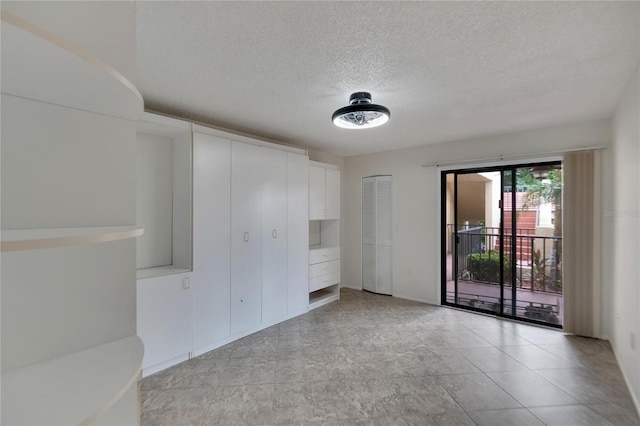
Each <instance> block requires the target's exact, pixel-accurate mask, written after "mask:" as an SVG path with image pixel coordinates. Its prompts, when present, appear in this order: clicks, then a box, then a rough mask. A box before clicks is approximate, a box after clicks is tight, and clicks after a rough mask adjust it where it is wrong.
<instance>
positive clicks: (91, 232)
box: [0, 226, 144, 252]
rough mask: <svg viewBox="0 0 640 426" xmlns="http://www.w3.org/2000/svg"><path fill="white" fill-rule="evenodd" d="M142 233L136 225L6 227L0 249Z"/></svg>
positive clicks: (42, 246)
mask: <svg viewBox="0 0 640 426" xmlns="http://www.w3.org/2000/svg"><path fill="white" fill-rule="evenodd" d="M143 233H144V229H143V228H140V227H138V226H103V227H89V228H46V229H44V228H41V229H7V230H3V231H2V234H1V237H2V241H1V243H0V249H1V251H3V252H7V251H20V250H37V249H47V248H55V247H68V246H78V245H83V244H96V243H103V242H107V241H116V240H125V239H127V238H135V237H139V236H140V235H142V234H143Z"/></svg>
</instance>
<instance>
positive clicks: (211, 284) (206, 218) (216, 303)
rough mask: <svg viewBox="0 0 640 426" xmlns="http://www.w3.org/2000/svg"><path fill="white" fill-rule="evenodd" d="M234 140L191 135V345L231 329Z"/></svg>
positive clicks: (199, 345)
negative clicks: (232, 145)
mask: <svg viewBox="0 0 640 426" xmlns="http://www.w3.org/2000/svg"><path fill="white" fill-rule="evenodd" d="M230 206H231V142H230V141H229V140H226V139H223V138H219V137H215V136H211V135H206V134H203V133H194V135H193V229H194V233H193V282H192V289H193V347H194V349H195V350H196V352H197V351H200V350H202V351H206V350H205V349H203V348H208V347H211V346H212V345H213V344H214V343H215V342H219V341H223V340H224V339H226V338H228V337H229V335H230V333H231V227H230V224H231V208H230Z"/></svg>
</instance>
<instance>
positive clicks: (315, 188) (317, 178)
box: [309, 166, 326, 220]
mask: <svg viewBox="0 0 640 426" xmlns="http://www.w3.org/2000/svg"><path fill="white" fill-rule="evenodd" d="M324 171H325V169H324V168H323V167H316V166H309V220H322V219H326V217H325V213H326V210H325V186H326V183H325V173H324Z"/></svg>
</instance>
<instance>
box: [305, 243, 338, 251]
mask: <svg viewBox="0 0 640 426" xmlns="http://www.w3.org/2000/svg"><path fill="white" fill-rule="evenodd" d="M331 248H340V246H335V245H322V244H318V245H313V246H309V251H312V250H325V249H331Z"/></svg>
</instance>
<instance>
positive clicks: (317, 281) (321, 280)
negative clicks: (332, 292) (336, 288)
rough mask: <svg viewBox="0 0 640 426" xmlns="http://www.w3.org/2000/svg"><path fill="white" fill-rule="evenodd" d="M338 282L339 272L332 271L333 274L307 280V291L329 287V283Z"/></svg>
mask: <svg viewBox="0 0 640 426" xmlns="http://www.w3.org/2000/svg"><path fill="white" fill-rule="evenodd" d="M339 282H340V272H334V273H333V274H329V275H322V276H320V277H315V278H311V279H310V280H309V293H311V292H312V291H316V290H320V289H322V288H325V287H329V286H330V285H334V284H338V283H339Z"/></svg>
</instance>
